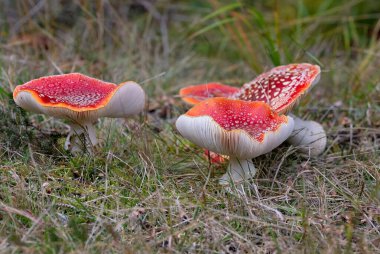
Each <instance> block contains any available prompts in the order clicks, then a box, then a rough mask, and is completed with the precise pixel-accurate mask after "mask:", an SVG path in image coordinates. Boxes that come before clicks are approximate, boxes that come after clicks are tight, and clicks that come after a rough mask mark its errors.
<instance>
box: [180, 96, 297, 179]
mask: <svg viewBox="0 0 380 254" xmlns="http://www.w3.org/2000/svg"><path fill="white" fill-rule="evenodd" d="M293 125H294V124H293V119H292V118H291V117H287V116H285V115H282V116H279V115H278V114H277V113H275V112H274V111H273V110H272V109H271V108H270V107H269V106H268V105H267V104H266V103H264V102H247V101H242V100H233V99H227V98H212V99H208V100H205V101H203V102H200V103H198V104H196V105H195V106H194V107H193V108H191V109H190V110H189V111H187V113H185V114H184V115H181V116H180V117H179V118H178V120H177V122H176V127H177V129H178V131H179V132H180V133H181V135H182V136H184V137H185V138H187V139H189V140H190V141H192V142H193V143H195V144H197V145H199V146H201V147H203V148H206V149H208V150H210V151H213V152H216V153H219V154H223V155H228V156H230V164H229V166H228V170H227V173H226V174H225V175H223V176H222V178H221V179H220V181H219V182H220V184H223V185H225V184H228V183H229V182H230V180H232V181H233V182H235V183H238V182H242V181H244V180H247V179H249V178H252V177H253V176H254V175H255V173H256V169H255V167H254V165H253V164H252V161H251V160H250V159H252V158H255V157H257V156H260V155H262V154H265V153H268V152H270V151H272V150H273V149H274V148H276V147H277V146H279V145H280V144H281V143H282V142H284V141H285V140H286V139H287V138H288V137H289V136H290V134H291V133H292V130H293V127H294V126H293Z"/></svg>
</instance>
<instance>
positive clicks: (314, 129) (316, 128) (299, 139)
mask: <svg viewBox="0 0 380 254" xmlns="http://www.w3.org/2000/svg"><path fill="white" fill-rule="evenodd" d="M292 117H293V118H294V130H293V132H292V134H291V135H290V137H289V138H288V140H287V142H288V143H290V144H291V145H293V146H295V147H297V148H298V149H299V151H300V152H302V153H304V154H307V155H309V156H310V157H316V156H318V155H320V154H321V153H323V151H324V150H325V148H326V143H327V138H326V132H325V131H324V129H323V127H322V125H320V124H319V123H317V122H315V121H304V120H302V119H300V118H298V117H295V116H292Z"/></svg>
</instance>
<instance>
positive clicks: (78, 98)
mask: <svg viewBox="0 0 380 254" xmlns="http://www.w3.org/2000/svg"><path fill="white" fill-rule="evenodd" d="M13 99H14V100H15V102H16V104H17V105H19V106H20V107H22V108H24V109H25V110H28V111H32V112H35V113H39V114H46V115H49V116H55V117H59V118H66V119H70V120H73V121H75V122H78V123H83V122H93V121H95V120H96V119H98V118H99V117H114V118H119V117H127V116H130V115H133V114H138V113H140V112H141V111H142V110H143V109H144V104H145V93H144V91H143V90H142V88H141V87H140V86H139V85H138V84H137V83H135V82H133V81H128V82H124V83H122V84H120V85H115V84H112V83H108V82H104V81H101V80H98V79H94V78H90V77H88V76H85V75H82V74H79V73H72V74H64V75H57V76H47V77H42V78H38V79H34V80H32V81H29V82H27V83H25V84H24V85H19V86H17V87H16V89H15V90H14V92H13Z"/></svg>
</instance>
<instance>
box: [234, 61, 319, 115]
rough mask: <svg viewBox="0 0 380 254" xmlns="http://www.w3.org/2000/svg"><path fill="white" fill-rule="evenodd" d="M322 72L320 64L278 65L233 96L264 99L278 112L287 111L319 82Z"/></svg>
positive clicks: (245, 98)
mask: <svg viewBox="0 0 380 254" xmlns="http://www.w3.org/2000/svg"><path fill="white" fill-rule="evenodd" d="M320 72H321V70H320V68H319V66H318V65H312V64H307V63H301V64H289V65H283V66H278V67H275V68H273V69H272V70H270V71H268V72H265V73H263V74H261V75H259V76H258V77H257V78H255V79H254V80H252V81H251V82H249V83H246V84H245V85H244V86H243V87H242V88H241V89H240V91H238V92H237V93H236V94H234V95H233V98H236V99H240V100H246V101H264V102H266V103H268V104H269V105H270V106H271V108H272V109H273V110H275V111H276V112H278V113H286V112H288V111H289V110H290V109H291V107H292V105H293V104H294V103H296V102H297V100H298V99H299V98H300V96H301V95H303V94H304V93H305V92H306V91H308V89H310V88H311V87H312V86H313V84H315V83H317V82H318V80H319V74H320Z"/></svg>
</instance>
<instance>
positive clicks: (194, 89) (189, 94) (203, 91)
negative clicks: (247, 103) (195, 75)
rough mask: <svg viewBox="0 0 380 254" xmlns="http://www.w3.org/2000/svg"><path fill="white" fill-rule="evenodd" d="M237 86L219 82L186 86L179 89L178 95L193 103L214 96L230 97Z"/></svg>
mask: <svg viewBox="0 0 380 254" xmlns="http://www.w3.org/2000/svg"><path fill="white" fill-rule="evenodd" d="M238 91H239V88H237V87H233V86H228V85H223V84H220V83H207V84H200V85H194V86H187V87H185V88H182V89H181V90H180V91H179V95H180V96H181V98H182V100H184V101H185V102H186V103H188V104H191V105H194V104H197V103H199V102H201V101H204V100H207V99H210V98H214V97H231V96H232V95H233V94H235V93H237V92H238Z"/></svg>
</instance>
